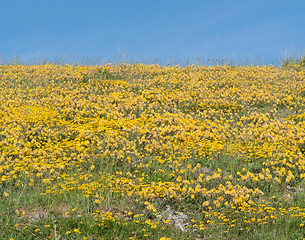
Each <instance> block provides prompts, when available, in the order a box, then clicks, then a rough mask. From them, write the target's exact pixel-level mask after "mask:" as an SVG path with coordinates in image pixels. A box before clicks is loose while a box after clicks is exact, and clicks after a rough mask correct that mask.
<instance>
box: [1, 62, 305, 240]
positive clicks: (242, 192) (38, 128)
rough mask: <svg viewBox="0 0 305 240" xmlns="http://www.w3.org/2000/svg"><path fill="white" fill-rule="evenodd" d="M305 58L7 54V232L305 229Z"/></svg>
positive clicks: (126, 235)
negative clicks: (140, 59)
mask: <svg viewBox="0 0 305 240" xmlns="http://www.w3.org/2000/svg"><path fill="white" fill-rule="evenodd" d="M304 65H305V64H304V63H303V62H299V63H290V64H286V65H282V66H280V67H275V66H272V65H270V66H226V65H223V66H209V67H208V66H195V65H191V66H185V67H181V66H171V67H165V66H159V65H144V64H124V63H123V64H105V65H102V66H81V65H54V64H44V65H18V64H11V65H0V196H1V197H0V238H1V239H55V240H59V239H88V240H89V239H92V240H93V239H113V240H116V239H160V240H169V239H196V240H200V239H202V240H203V239H304V238H305V185H304V183H305V179H304V178H305V131H304V128H305V108H304V106H305V68H304Z"/></svg>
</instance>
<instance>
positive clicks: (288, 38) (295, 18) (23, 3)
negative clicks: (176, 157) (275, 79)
mask: <svg viewBox="0 0 305 240" xmlns="http://www.w3.org/2000/svg"><path fill="white" fill-rule="evenodd" d="M0 3H1V7H0V9H1V14H0V22H1V30H0V54H1V59H2V62H3V59H7V58H9V57H10V56H18V57H19V58H20V59H21V60H23V61H32V60H34V59H37V57H39V58H40V59H43V58H45V59H48V60H50V61H52V60H54V59H60V58H61V59H66V60H69V59H70V61H74V62H76V61H78V62H80V61H82V60H83V59H91V60H94V59H98V60H99V61H100V60H103V61H104V62H110V61H122V60H124V61H143V62H148V63H149V62H153V61H154V60H156V61H157V63H160V64H168V63H171V62H173V61H176V62H177V63H178V64H179V63H185V61H186V60H187V59H189V60H190V61H194V59H196V58H199V59H201V61H202V62H207V61H208V60H209V59H214V60H215V58H225V59H231V60H234V61H245V62H249V63H254V64H262V63H263V64H276V63H277V62H278V61H279V60H280V59H282V58H283V57H286V56H290V55H293V56H295V55H298V54H303V53H304V50H305V14H304V12H305V0H251V1H250V0H207V1H206V0H188V1H187V0H162V1H161V0H153V1H152V0H151V1H148V0H146V1H145V0H107V1H104V0H82V1H79V0H71V1H70V0H60V1H59V0H52V1H46V0H36V1H34V0H2V1H0Z"/></svg>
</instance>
